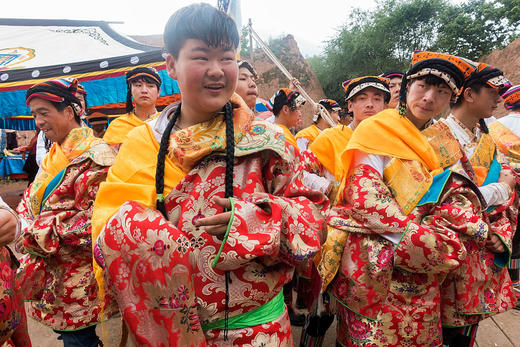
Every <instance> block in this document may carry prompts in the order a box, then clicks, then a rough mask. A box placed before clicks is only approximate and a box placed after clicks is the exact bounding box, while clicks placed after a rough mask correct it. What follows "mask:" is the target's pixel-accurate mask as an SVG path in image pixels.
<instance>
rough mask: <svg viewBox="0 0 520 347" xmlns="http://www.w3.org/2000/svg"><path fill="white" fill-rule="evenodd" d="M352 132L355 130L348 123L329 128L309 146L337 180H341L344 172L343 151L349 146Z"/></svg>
mask: <svg viewBox="0 0 520 347" xmlns="http://www.w3.org/2000/svg"><path fill="white" fill-rule="evenodd" d="M352 133H353V131H352V130H351V129H350V128H349V127H348V126H346V125H338V126H335V127H333V128H328V129H325V130H323V131H322V132H321V134H319V135H318V137H316V139H315V140H314V141H313V142H312V143H311V144H310V146H309V150H310V151H311V152H312V153H313V154H314V155H315V156H316V158H318V160H319V161H320V163H321V164H322V165H323V166H324V167H325V169H327V170H328V171H329V172H330V173H332V174H334V177H335V178H336V180H337V181H340V180H341V176H342V174H343V165H342V163H341V153H343V151H344V150H345V149H346V148H347V144H348V142H349V140H350V137H351V136H352Z"/></svg>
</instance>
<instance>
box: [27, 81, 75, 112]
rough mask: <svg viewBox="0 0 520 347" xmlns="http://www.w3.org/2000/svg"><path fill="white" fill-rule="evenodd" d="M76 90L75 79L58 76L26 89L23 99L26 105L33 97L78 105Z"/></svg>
mask: <svg viewBox="0 0 520 347" xmlns="http://www.w3.org/2000/svg"><path fill="white" fill-rule="evenodd" d="M77 92H78V80H77V79H65V78H59V79H55V80H50V81H45V82H41V83H38V84H35V85H34V86H32V87H31V88H29V89H28V90H27V94H26V96H25V101H26V104H27V106H29V102H30V101H31V100H32V99H34V98H40V99H44V100H47V101H51V102H64V101H68V102H69V103H70V104H76V105H77V106H79V105H80V102H79V100H78V98H76V96H75V94H76V93H77Z"/></svg>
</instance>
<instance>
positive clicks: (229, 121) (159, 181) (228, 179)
mask: <svg viewBox="0 0 520 347" xmlns="http://www.w3.org/2000/svg"><path fill="white" fill-rule="evenodd" d="M180 113H181V103H179V106H178V107H177V109H176V110H175V112H174V113H173V116H172V118H171V119H170V121H169V122H168V125H167V126H166V129H165V131H164V133H163V134H162V137H161V144H160V146H159V153H158V154H157V169H156V171H155V190H156V191H157V209H158V210H159V211H160V212H161V213H162V215H163V216H164V218H166V219H168V216H167V213H166V207H165V205H164V195H163V194H164V163H165V160H166V153H167V151H168V147H169V145H170V133H171V131H172V129H173V126H174V125H175V122H176V121H177V119H178V117H179V115H180ZM224 120H225V122H226V174H225V190H224V197H225V198H232V197H233V168H234V165H235V130H234V127H233V108H232V106H231V103H229V102H228V103H227V104H226V105H225V106H224ZM224 275H225V281H226V299H225V310H226V311H225V318H224V319H225V323H224V340H227V331H228V320H229V284H230V283H231V277H230V274H229V271H226V272H225V273H224Z"/></svg>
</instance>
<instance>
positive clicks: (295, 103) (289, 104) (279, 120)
mask: <svg viewBox="0 0 520 347" xmlns="http://www.w3.org/2000/svg"><path fill="white" fill-rule="evenodd" d="M304 104H305V99H304V98H303V96H301V95H300V93H299V92H297V91H294V90H292V89H289V88H281V89H280V90H278V91H277V92H276V93H274V95H273V96H272V97H271V99H269V102H268V108H269V109H270V110H271V112H273V114H274V117H275V120H274V124H276V125H278V126H279V127H280V128H282V130H283V134H284V136H285V141H287V142H288V143H289V144H291V145H292V146H294V148H295V149H298V144H297V143H296V138H295V137H294V135H293V134H292V133H291V129H294V128H295V127H296V126H297V125H298V124H301V122H302V111H301V107H302V106H303V105H304Z"/></svg>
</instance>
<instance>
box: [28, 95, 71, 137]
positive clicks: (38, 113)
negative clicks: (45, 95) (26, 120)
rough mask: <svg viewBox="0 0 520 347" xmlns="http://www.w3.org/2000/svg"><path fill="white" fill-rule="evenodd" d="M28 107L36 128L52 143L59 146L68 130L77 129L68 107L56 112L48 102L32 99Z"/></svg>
mask: <svg viewBox="0 0 520 347" xmlns="http://www.w3.org/2000/svg"><path fill="white" fill-rule="evenodd" d="M29 107H30V108H31V114H32V115H33V116H34V121H35V123H36V126H37V127H38V128H40V130H41V131H43V133H44V134H45V136H46V137H47V138H48V139H49V140H50V141H52V142H57V143H59V144H61V143H62V142H63V140H64V139H65V138H66V137H67V135H68V134H69V132H70V130H71V129H73V128H76V127H78V124H77V122H76V120H75V118H74V112H73V111H72V107H70V106H67V107H66V108H65V109H64V110H63V111H58V110H57V109H56V107H55V106H54V105H53V104H52V103H51V102H50V101H47V100H44V99H41V98H33V99H31V101H30V102H29Z"/></svg>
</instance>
